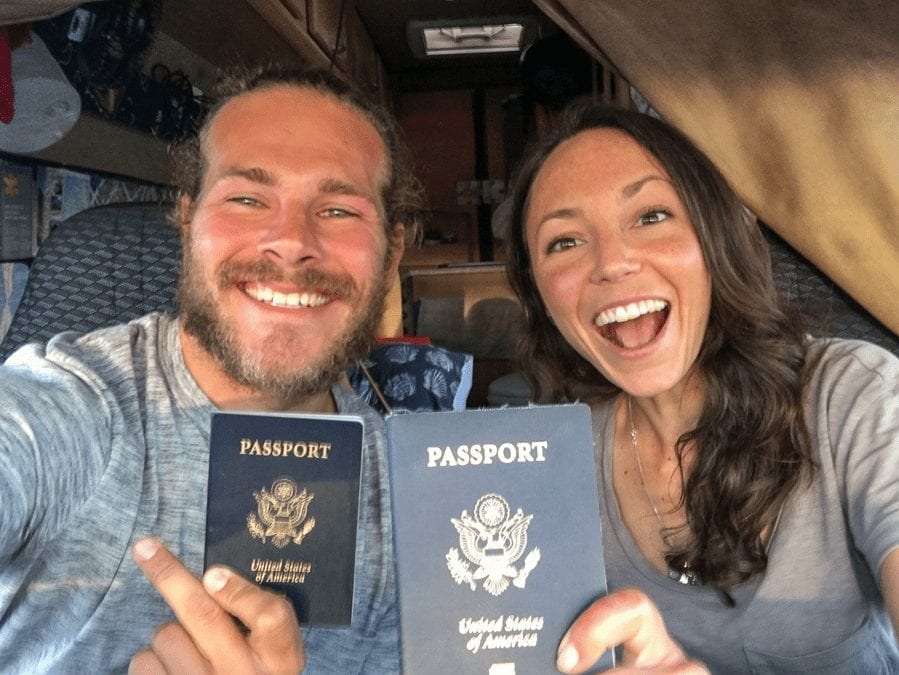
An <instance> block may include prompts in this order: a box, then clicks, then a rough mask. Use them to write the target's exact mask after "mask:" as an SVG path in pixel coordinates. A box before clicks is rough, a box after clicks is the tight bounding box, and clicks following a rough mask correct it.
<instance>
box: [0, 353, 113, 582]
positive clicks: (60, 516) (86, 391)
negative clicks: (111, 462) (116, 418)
mask: <svg viewBox="0 0 899 675" xmlns="http://www.w3.org/2000/svg"><path fill="white" fill-rule="evenodd" d="M26 351H28V352H30V353H28V354H26V353H23V352H26ZM105 408H106V406H105V402H104V400H103V397H102V395H101V394H100V393H99V392H97V391H95V390H93V388H92V387H91V386H90V385H89V384H88V383H87V382H85V381H84V380H82V379H80V378H79V377H77V376H75V375H74V374H72V373H71V372H68V371H66V370H64V369H62V368H60V367H59V366H57V365H55V364H53V363H51V362H49V361H46V360H44V359H42V358H41V357H40V351H39V350H38V349H37V348H36V347H27V348H24V349H23V350H20V352H19V353H17V354H15V355H14V356H13V357H11V358H10V360H9V361H7V363H6V364H5V365H3V366H0V513H2V514H3V517H2V518H0V565H2V564H4V563H6V562H8V561H9V560H11V559H12V556H13V555H14V554H17V553H22V552H23V551H24V550H25V549H26V548H35V547H39V546H40V545H41V543H42V542H44V541H47V540H48V539H50V538H52V537H53V536H54V535H55V533H57V532H58V531H60V529H62V528H64V527H65V526H66V524H67V522H68V520H69V518H71V517H72V515H73V514H74V513H75V511H76V509H77V508H78V506H79V505H80V504H82V503H83V502H84V501H85V500H86V499H87V498H88V496H89V494H90V489H91V485H92V484H94V483H95V482H96V480H97V478H98V477H99V476H100V475H101V474H102V472H103V468H104V465H105V462H106V457H107V455H108V452H107V449H106V448H104V445H108V443H106V444H104V443H103V439H108V438H109V436H110V431H109V424H108V422H107V421H106V420H108V415H104V410H105Z"/></svg>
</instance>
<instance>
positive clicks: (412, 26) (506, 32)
mask: <svg viewBox="0 0 899 675" xmlns="http://www.w3.org/2000/svg"><path fill="white" fill-rule="evenodd" d="M523 36H524V25H523V24H521V23H497V24H475V25H472V24H468V25H464V26H460V25H455V26H454V25H437V24H434V23H425V22H422V21H411V22H410V23H409V28H408V37H409V46H410V47H411V48H412V51H413V53H414V54H415V55H416V56H418V57H420V58H421V57H428V56H449V55H456V54H495V53H501V52H519V51H521V45H522V38H523Z"/></svg>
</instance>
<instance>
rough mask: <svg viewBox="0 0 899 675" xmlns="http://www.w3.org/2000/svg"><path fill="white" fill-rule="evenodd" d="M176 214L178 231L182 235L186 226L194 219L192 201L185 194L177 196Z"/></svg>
mask: <svg viewBox="0 0 899 675" xmlns="http://www.w3.org/2000/svg"><path fill="white" fill-rule="evenodd" d="M177 214H178V230H179V231H180V232H181V234H182V235H183V234H184V232H185V230H186V229H187V227H188V225H190V221H191V220H193V217H194V200H193V199H191V198H190V197H188V196H187V195H186V194H181V195H179V196H178V209H177Z"/></svg>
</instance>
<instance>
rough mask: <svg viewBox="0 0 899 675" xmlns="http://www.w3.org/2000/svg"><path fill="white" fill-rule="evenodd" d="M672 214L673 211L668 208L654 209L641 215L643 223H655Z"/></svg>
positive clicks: (641, 222)
mask: <svg viewBox="0 0 899 675" xmlns="http://www.w3.org/2000/svg"><path fill="white" fill-rule="evenodd" d="M669 216H671V212H670V211H668V210H666V209H652V210H651V211H647V212H646V213H644V214H643V215H642V216H640V224H641V225H655V224H656V223H661V222H662V221H663V220H666V219H667V218H668V217H669Z"/></svg>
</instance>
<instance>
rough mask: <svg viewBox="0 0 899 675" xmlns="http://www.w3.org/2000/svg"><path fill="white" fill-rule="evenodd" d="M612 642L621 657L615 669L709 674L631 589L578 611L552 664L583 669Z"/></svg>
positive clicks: (563, 668) (640, 594)
mask: <svg viewBox="0 0 899 675" xmlns="http://www.w3.org/2000/svg"><path fill="white" fill-rule="evenodd" d="M617 645H621V647H622V659H621V663H620V664H618V666H619V667H618V668H616V669H615V671H614V672H618V673H626V672H640V671H643V670H652V672H653V673H708V670H707V669H706V668H705V667H704V666H703V665H702V664H701V663H699V662H697V661H690V660H689V659H688V658H687V656H686V655H685V654H684V652H683V650H682V649H681V648H680V645H678V644H677V643H676V642H675V641H674V640H673V639H671V636H670V635H668V631H667V630H666V629H665V622H664V621H663V620H662V616H661V614H659V611H658V610H657V609H656V607H655V605H653V604H652V601H651V600H650V599H649V598H648V597H647V596H646V594H644V593H643V592H641V591H638V590H636V589H632V588H628V589H622V590H620V591H615V592H614V593H610V594H609V595H607V596H605V597H602V598H599V599H598V600H596V601H595V602H594V603H593V604H592V605H590V606H589V607H588V608H587V609H586V610H584V612H583V613H581V615H580V616H579V617H578V618H577V619H576V620H575V622H574V623H573V624H572V625H571V628H569V629H568V633H566V635H565V637H564V638H562V643H561V644H560V645H559V652H558V660H557V661H556V667H557V668H558V669H559V670H560V671H561V672H563V673H580V672H583V671H585V670H587V669H588V668H590V667H591V666H592V665H593V664H594V663H596V661H597V659H599V657H600V656H602V655H603V653H604V652H606V651H607V650H609V649H613V648H614V647H616V646H617Z"/></svg>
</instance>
